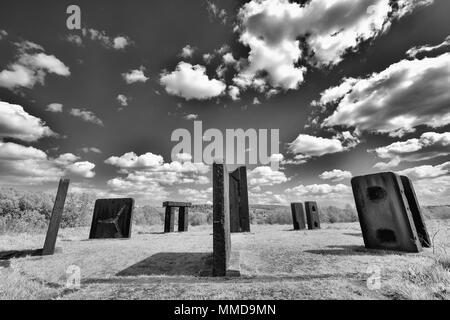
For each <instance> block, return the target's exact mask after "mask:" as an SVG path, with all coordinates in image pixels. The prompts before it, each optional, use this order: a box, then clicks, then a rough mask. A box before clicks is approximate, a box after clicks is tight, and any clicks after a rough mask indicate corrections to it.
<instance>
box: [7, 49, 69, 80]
mask: <svg viewBox="0 0 450 320" xmlns="http://www.w3.org/2000/svg"><path fill="white" fill-rule="evenodd" d="M16 47H17V48H18V52H19V53H18V55H17V60H16V61H15V62H12V63H10V64H9V65H8V66H7V69H5V70H2V71H1V72H0V87H4V88H8V89H16V88H20V87H23V88H29V89H31V88H33V87H34V85H35V84H36V83H40V84H44V83H45V78H46V76H47V74H49V73H51V74H56V75H58V76H62V77H68V76H69V75H70V70H69V68H68V67H67V66H66V65H65V64H64V63H63V62H62V61H61V60H59V59H58V58H56V57H55V56H54V55H48V54H46V53H45V52H44V49H43V48H42V47H41V46H40V45H38V44H35V43H33V42H30V41H23V42H20V43H16Z"/></svg>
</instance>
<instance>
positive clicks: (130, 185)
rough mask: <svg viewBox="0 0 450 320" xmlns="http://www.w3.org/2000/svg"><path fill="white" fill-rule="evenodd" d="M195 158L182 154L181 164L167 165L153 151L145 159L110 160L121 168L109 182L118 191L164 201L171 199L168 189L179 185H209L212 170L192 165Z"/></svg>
mask: <svg viewBox="0 0 450 320" xmlns="http://www.w3.org/2000/svg"><path fill="white" fill-rule="evenodd" d="M191 159H192V157H191V155H189V154H179V155H178V157H177V161H172V162H170V163H165V162H164V159H163V157H162V156H160V155H155V154H153V153H151V152H148V153H146V154H143V155H141V156H138V155H136V153H134V152H128V153H126V154H124V155H123V156H121V157H110V158H108V159H107V160H106V161H105V162H106V163H107V164H111V165H114V166H116V167H118V168H120V170H119V173H120V174H123V175H124V176H119V177H116V178H114V179H111V180H109V181H108V182H107V184H108V186H109V187H110V188H112V189H113V190H114V191H115V192H125V191H126V192H127V193H132V194H133V193H135V194H141V193H144V194H147V196H148V195H151V196H152V198H155V197H156V198H157V199H160V198H162V197H164V196H167V194H168V191H167V190H166V187H167V186H172V185H178V184H196V185H204V184H209V183H210V180H209V179H208V177H207V176H206V174H207V173H208V172H209V167H208V166H206V165H204V164H203V163H192V162H191Z"/></svg>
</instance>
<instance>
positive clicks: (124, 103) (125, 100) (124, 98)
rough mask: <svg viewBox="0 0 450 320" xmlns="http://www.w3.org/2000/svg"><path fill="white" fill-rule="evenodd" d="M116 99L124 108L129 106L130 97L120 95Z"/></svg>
mask: <svg viewBox="0 0 450 320" xmlns="http://www.w3.org/2000/svg"><path fill="white" fill-rule="evenodd" d="M116 99H117V101H118V102H119V104H120V105H121V106H122V107H126V106H128V97H127V96H126V95H124V94H119V95H118V96H117V98H116Z"/></svg>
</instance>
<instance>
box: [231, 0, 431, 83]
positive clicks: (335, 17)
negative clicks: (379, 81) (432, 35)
mask: <svg viewBox="0 0 450 320" xmlns="http://www.w3.org/2000/svg"><path fill="white" fill-rule="evenodd" d="M430 2H431V1H408V2H407V1H400V2H398V3H395V2H391V1H389V0H364V1H352V0H337V1H332V2H330V1H328V0H314V1H308V2H306V3H305V4H298V3H294V2H289V1H288V0H266V1H260V0H252V1H250V2H247V3H246V4H245V5H243V6H242V7H241V9H240V10H239V14H238V20H239V27H238V28H237V30H238V32H239V34H240V37H239V41H240V42H241V43H243V44H244V45H246V46H248V47H249V48H250V53H249V56H248V66H247V67H246V68H244V69H243V71H242V72H241V73H240V74H239V75H238V76H237V77H236V78H235V83H236V84H237V85H239V86H241V87H257V88H262V87H264V86H265V85H266V84H264V86H262V85H261V80H262V82H264V83H268V84H269V85H270V86H272V87H275V88H282V89H284V90H288V89H297V88H298V87H299V85H300V84H301V83H302V82H303V78H304V74H305V72H306V66H307V65H316V66H319V67H320V66H324V65H336V64H337V63H339V62H340V61H341V60H342V58H343V56H344V55H345V53H346V52H347V51H349V50H356V48H357V47H358V46H359V45H360V44H361V43H362V42H363V41H366V40H370V39H374V38H376V37H377V36H379V35H380V34H381V33H383V32H384V31H386V30H387V29H388V28H389V26H390V23H391V21H392V20H393V19H397V18H400V17H402V16H404V15H405V14H407V13H409V12H411V11H412V10H414V8H416V7H417V6H422V5H427V4H429V3H430ZM301 48H303V50H304V52H306V53H307V55H304V54H303V52H302V50H301ZM302 59H303V60H305V61H303V60H302ZM299 62H300V63H302V64H303V65H298V64H299ZM263 72H265V73H267V76H262V75H261V73H263ZM255 81H260V83H259V84H257V83H255Z"/></svg>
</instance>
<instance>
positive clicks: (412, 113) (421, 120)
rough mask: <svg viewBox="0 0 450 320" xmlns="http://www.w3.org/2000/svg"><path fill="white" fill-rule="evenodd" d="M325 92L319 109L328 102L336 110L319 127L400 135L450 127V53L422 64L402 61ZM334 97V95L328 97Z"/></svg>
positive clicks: (348, 80)
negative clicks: (334, 105) (418, 129)
mask: <svg viewBox="0 0 450 320" xmlns="http://www.w3.org/2000/svg"><path fill="white" fill-rule="evenodd" d="M344 83H345V84H341V85H340V86H339V88H340V89H338V88H331V89H329V91H328V93H326V94H324V95H322V98H321V101H319V104H326V103H328V102H330V101H331V100H333V99H334V100H335V101H336V103H337V107H336V110H335V111H334V112H333V113H332V114H331V115H330V116H329V117H327V118H326V119H325V120H324V121H323V123H322V126H324V127H332V126H345V127H355V128H356V129H357V130H358V131H369V132H378V133H388V134H389V135H390V136H403V135H404V134H405V133H407V132H414V130H415V127H416V126H419V125H426V126H429V127H432V128H438V127H442V126H445V125H447V124H449V123H450V110H449V108H448V105H449V103H450V91H449V90H448V88H449V87H450V53H445V54H443V55H440V56H437V57H434V58H425V59H422V60H402V61H400V62H397V63H394V64H392V65H391V66H389V67H388V68H387V69H386V70H384V71H382V72H380V73H373V74H372V75H370V76H369V77H367V78H365V79H346V80H344ZM330 92H333V94H330Z"/></svg>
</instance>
